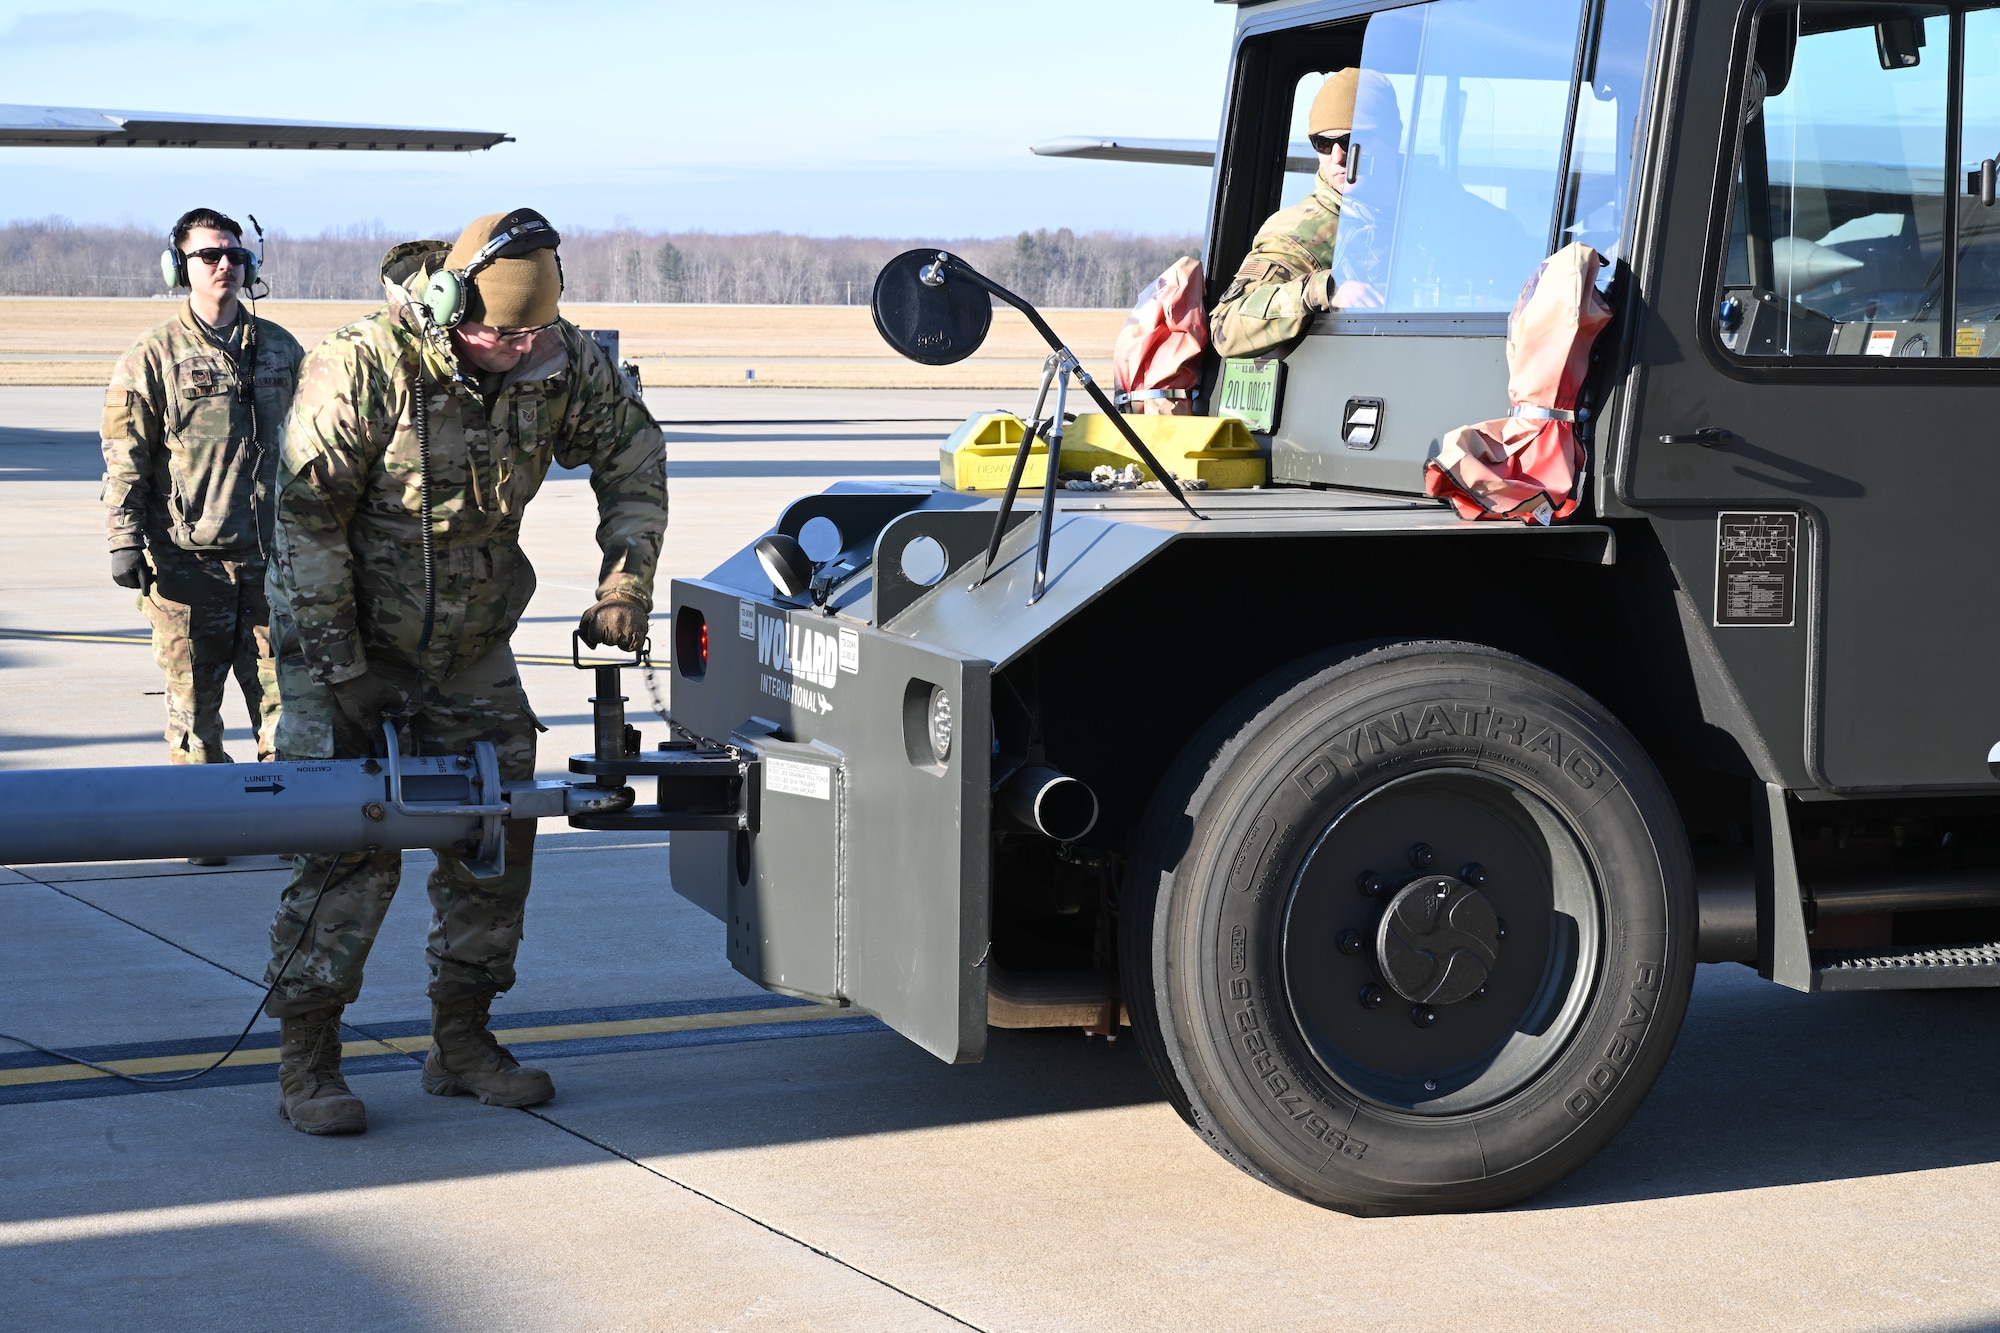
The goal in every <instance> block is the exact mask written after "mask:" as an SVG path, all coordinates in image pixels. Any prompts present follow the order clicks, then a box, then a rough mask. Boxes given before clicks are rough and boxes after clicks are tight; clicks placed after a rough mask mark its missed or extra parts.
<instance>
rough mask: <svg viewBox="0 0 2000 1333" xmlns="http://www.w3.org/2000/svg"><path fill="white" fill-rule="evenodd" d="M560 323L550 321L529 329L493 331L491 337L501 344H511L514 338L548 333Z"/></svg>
mask: <svg viewBox="0 0 2000 1333" xmlns="http://www.w3.org/2000/svg"><path fill="white" fill-rule="evenodd" d="M561 322H562V321H560V320H555V319H552V320H550V321H549V322H548V323H546V324H537V325H535V326H534V327H533V328H531V329H495V330H493V336H494V337H495V338H496V339H498V340H499V341H501V342H511V341H513V340H514V339H516V338H532V337H534V336H535V335H536V334H538V333H546V332H548V331H549V330H550V329H552V328H554V327H555V326H556V325H557V324H559V323H561Z"/></svg>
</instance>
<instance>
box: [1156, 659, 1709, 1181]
mask: <svg viewBox="0 0 2000 1333" xmlns="http://www.w3.org/2000/svg"><path fill="white" fill-rule="evenodd" d="M1121 931H1122V936H1123V938H1122V943H1121V949H1122V954H1123V960H1122V967H1123V970H1124V973H1125V976H1126V977H1127V979H1128V996H1129V998H1130V1002H1131V1003H1132V1012H1133V1021H1134V1024H1135V1026H1136V1027H1137V1029H1138V1034H1139V1037H1140V1040H1141V1043H1142V1045H1143V1046H1144V1048H1145V1050H1146V1052H1147V1055H1148V1058H1149V1060H1150V1061H1151V1062H1152V1064H1153V1067H1154V1070H1155V1072H1156V1073H1157V1074H1158V1075H1159V1076H1160V1078H1161V1081H1162V1083H1163V1084H1164V1085H1165V1086H1166V1088H1167V1091H1168V1094H1169V1096H1170V1098H1171V1099H1172V1100H1173V1101H1174V1103H1175V1105H1176V1106H1177V1107H1178V1109H1179V1110H1180V1111H1181V1113H1182V1115H1183V1116H1184V1117H1186V1118H1187V1119H1188V1120H1189V1122H1190V1123H1191V1124H1192V1125H1194V1127H1195V1128H1196V1130H1197V1131H1198V1132H1200V1133H1201V1134H1202V1135H1203V1136H1204V1137H1205V1138H1206V1139H1207V1140H1208V1141H1209V1142H1210V1144H1212V1145H1213V1146H1214V1147H1215V1148H1216V1149H1217V1150H1218V1151H1219V1152H1221V1153H1222V1154H1223V1155H1224V1156H1225V1157H1227V1158H1229V1159H1230V1160H1231V1161H1233V1162H1235V1163H1236V1164H1237V1165H1239V1166H1241V1167H1242V1168H1243V1169H1245V1170H1246V1171H1249V1172H1250V1173H1251V1174H1252V1175H1255V1176H1257V1177H1258V1178H1260V1179H1262V1180H1265V1181H1268V1182H1269V1183H1271V1184H1273V1185H1276V1186H1278V1187H1279V1188H1281V1189H1285V1190H1288V1191H1290V1192H1291V1193H1294V1194H1297V1195H1299V1196H1300V1197H1302V1198H1306V1199H1310V1200H1312V1201H1314V1202H1317V1203H1321V1204H1326V1205H1329V1206H1331V1207H1335V1208H1341V1209H1345V1210H1347V1211H1351V1212H1361V1213H1383V1212H1424V1211H1440V1210H1450V1209H1470V1208H1484V1207H1493V1206H1496V1205H1499V1204H1504V1203H1508V1202H1511V1201H1513V1200H1516V1199H1520V1198H1523V1197H1525V1196H1527V1195H1529V1194H1532V1193H1534V1192H1535V1191H1537V1190H1540V1189H1542V1188H1544V1187H1546V1186H1548V1185H1550V1184H1552V1183H1554V1182H1555V1181H1557V1180H1559V1179H1561V1178H1562V1177H1563V1176H1564V1175H1566V1174H1568V1173H1569V1172H1570V1171H1572V1170H1574V1169H1575V1168H1576V1167H1577V1166H1578V1165H1580V1164H1581V1163H1582V1162H1583V1161H1584V1160H1586V1159H1587V1158H1588V1157H1589V1156H1590V1155H1591V1154H1592V1153H1594V1152H1596V1151H1597V1149H1598V1148H1600V1147H1602V1146H1603V1144H1604V1143H1605V1142H1606V1141H1608V1140H1609V1139H1610V1138H1611V1136H1612V1135H1613V1134H1615V1133H1616V1132H1617V1131H1618V1129H1619V1128H1620V1127H1621V1126H1622V1125H1623V1124H1624V1122H1625V1120H1626V1119H1627V1118H1628V1117H1629V1116H1630V1115H1631V1113H1632V1111H1633V1110H1634V1108H1635V1107H1636V1106H1637V1105H1638V1103H1639V1101H1640V1100H1641V1099H1642V1098H1643V1097H1644V1095H1645V1093H1646V1090H1647V1089H1648V1088H1649V1087H1650V1086H1651V1084H1652V1082H1653V1079H1654V1077H1655V1076H1656V1075H1657V1074H1658V1072H1659V1069H1660V1067H1661V1065H1662V1064H1663V1063H1664V1062H1665V1060H1666V1056H1667V1052H1668V1050H1669V1048H1670V1047H1671V1046H1672V1044H1673V1040H1674V1037H1675V1035H1676V1033H1677V1032H1678V1030H1679V1027H1680V1021H1681V1016H1682V1014H1683V1013H1684V1012H1685V1009H1686V1006H1687V998H1688V993H1689V990H1690V988H1691V986H1692V982H1693V975H1694V943H1695V939H1694V932H1695V913H1694V895H1693V879H1692V872H1691V869H1690V866H1689V860H1688V851H1687V845H1686V836H1685V834H1684V833H1683V831H1682V829H1681V825H1680V820H1679V816H1678V813H1677V812H1676V810H1675V808H1674V805H1673V802H1672V800H1671V798H1670V797H1669V795H1668V793H1667V791H1666V788H1665V785H1664V784H1663V783H1662V782H1661V780H1660V778H1659V775H1658V773H1657V772H1656V771H1655V770H1654V768H1653V766H1652V763H1651V761H1650V760H1649V759H1648V758H1647V756H1646V754H1645V752H1644V751H1643V750H1642V749H1640V747H1639V745H1638V743H1637V742H1636V741H1634V740H1633V739H1632V737H1631V735H1630V734H1629V733H1628V732H1627V731H1626V730H1625V729H1624V727H1622V726H1621V725H1620V724H1619V723H1618V722H1617V720H1616V719H1614V718H1613V717H1612V716H1611V715H1610V714H1609V713H1607V712H1606V711H1605V710H1604V709H1603V708H1601V707H1600V706H1598V705H1597V704H1596V703H1595V702H1594V701H1593V700H1591V699H1590V698H1589V697H1588V696H1586V695H1585V694H1583V693H1582V691H1580V690H1578V689H1577V688H1576V687H1574V686H1573V685H1571V684H1569V683H1568V682H1566V681H1564V680H1562V679H1561V678H1559V677H1557V676H1554V675H1551V674H1550V673H1548V672H1547V671H1544V670H1542V669H1541V668H1539V667H1536V666H1534V665H1532V664H1530V663H1528V662H1525V661H1522V660H1521V659H1519V658H1516V657H1512V656H1509V655H1507V654H1504V653H1499V652H1495V651H1493V650H1491V649H1487V648H1483V647H1480V646H1477V645H1473V644H1461V643H1403V644H1394V645H1390V646H1387V647H1381V648H1375V649H1371V650H1369V651H1366V652H1361V653H1355V654H1350V655H1340V654H1333V655H1329V656H1328V657H1325V658H1321V659H1318V660H1315V661H1308V662H1306V663H1301V664H1298V665H1297V666H1295V667H1293V668H1291V669H1289V670H1288V671H1286V672H1281V673H1278V675H1276V676H1274V677H1272V678H1271V679H1269V680H1267V681H1265V682H1263V683H1262V684H1261V685H1259V686H1257V687H1254V688H1253V689H1252V690H1250V691H1248V692H1246V694H1245V695H1243V696H1242V697H1240V698H1239V699H1237V700H1236V701H1234V703H1232V704H1231V706H1230V707H1228V708H1226V709H1225V710H1224V711H1223V712H1222V713H1221V714H1219V715H1218V716H1217V718H1216V719H1215V720H1214V722H1213V723H1212V724H1211V725H1210V726H1209V727H1208V728H1207V729H1206V730H1205V731H1204V733H1203V734H1202V735H1200V736H1198V737H1197V738H1196V739H1195V740H1194V741H1193V742H1192V743H1191V744H1190V746H1189V748H1188V750H1187V752H1185V753H1184V754H1183V756H1182V758H1181V759H1180V761H1179V762H1178V763H1177V764H1176V766H1175V768H1174V769H1173V771H1172V772H1170V774H1169V775H1168V777H1167V779H1166V781H1165V782H1164V783H1163V784H1162V787H1161V790H1160V792H1159V794H1158V796H1157V797H1156V798H1155V800H1154V803H1153V807H1152V810H1151V812H1150V813H1149V815H1148V818H1147V824H1146V828H1145V830H1144V831H1143V833H1142V836H1141V839H1140V843H1139V845H1138V847H1137V848H1136V854H1135V856H1134V860H1133V864H1132V869H1131V872H1130V875H1129V878H1128V884H1127V889H1126V895H1125V906H1124V911H1123V914H1122V918H1121Z"/></svg>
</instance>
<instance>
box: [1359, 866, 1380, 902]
mask: <svg viewBox="0 0 2000 1333" xmlns="http://www.w3.org/2000/svg"><path fill="white" fill-rule="evenodd" d="M1354 887H1355V888H1356V889H1358V890H1360V893H1361V896H1362V897H1364V898H1379V897H1381V896H1382V889H1383V884H1382V877H1381V876H1380V875H1378V874H1376V873H1375V872H1374V871H1372V870H1364V871H1362V872H1361V873H1360V874H1359V875H1357V876H1355V879H1354Z"/></svg>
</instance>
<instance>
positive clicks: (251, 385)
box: [103, 209, 305, 764]
mask: <svg viewBox="0 0 2000 1333" xmlns="http://www.w3.org/2000/svg"><path fill="white" fill-rule="evenodd" d="M241 240H242V229H241V228H240V227H238V226H237V225H236V224H235V223H234V222H232V221H230V220H229V219H228V218H226V217H223V216H222V215H221V214H219V213H215V212H213V211H211V210H208V209H196V210H194V211H193V212H190V213H187V214H185V215H184V216H183V217H182V218H181V219H180V221H179V222H178V223H176V224H175V227H174V233H173V237H172V240H171V244H172V246H173V248H174V250H175V251H178V252H179V253H180V254H181V256H182V257H181V259H180V260H179V261H178V263H177V264H174V266H173V269H172V271H173V272H174V273H175V274H176V278H177V281H178V283H179V284H180V285H186V286H190V287H191V289H192V290H191V292H190V296H189V299H188V300H187V301H186V302H184V303H183V304H182V306H181V308H180V311H179V312H178V313H177V314H176V315H175V316H174V318H172V319H170V320H168V321H167V322H166V323H164V324H162V325H160V326H159V327H158V328H155V329H152V330H150V331H148V332H147V333H145V334H144V335H143V336H141V337H140V339H139V340H138V341H137V342H136V343H134V344H133V345H132V347H131V349H130V350H129V351H127V352H126V353H125V355H124V356H123V357H121V358H120V359H119V361H118V365H117V367H116V368H115V369H114V370H113V371H112V374H111V385H110V388H109V389H108V390H107V391H106V393H105V396H104V429H103V436H104V504H105V506H106V508H107V526H108V528H109V532H110V539H109V546H110V549H111V559H112V578H113V580H114V581H115V582H117V583H119V584H121V585H122V586H125V587H129V588H134V589H138V590H140V591H141V593H142V599H141V605H142V606H143V607H144V609H145V612H146V619H147V620H148V621H150V622H151V624H152V627H153V656H154V660H156V661H157V662H158V663H159V664H160V667H161V669H162V670H164V671H165V672H166V684H167V691H166V697H167V731H166V739H167V757H168V759H169V760H170V761H172V762H173V763H176V764H218V763H227V762H229V756H228V755H227V754H224V753H223V749H222V730H223V728H222V697H223V694H224V693H225V691H226V687H227V685H228V681H229V677H230V675H231V673H232V672H233V673H234V674H235V676H236V680H237V683H238V685H239V686H240V687H241V688H242V690H243V697H244V701H245V703H246V704H247V705H248V706H249V710H250V719H251V725H252V727H253V728H254V730H255V731H256V733H257V755H258V757H259V758H260V759H268V758H270V757H271V755H272V754H273V752H274V745H275V740H276V731H277V719H278V681H277V671H276V655H275V654H274V652H273V651H272V645H271V634H270V624H269V622H270V610H269V608H268V606H267V605H266V604H265V600H264V573H265V559H266V555H267V551H268V547H269V543H270V536H271V528H272V495H273V491H274V482H275V479H276V475H277V465H278V438H279V433H280V431H281V430H282V428H283V425H284V420H285V412H286V410H287V409H288V408H290V406H291V402H292V390H293V388H294V387H295V386H296V384H297V382H298V371H299V364H300V362H301V361H302V360H303V359H304V355H305V354H304V352H303V350H302V349H301V348H300V347H299V344H298V341H297V340H296V339H295V338H293V337H292V335H291V334H289V333H287V332H285V330H284V329H282V328H280V327H278V326H277V325H276V324H273V323H272V322H271V321H270V320H267V319H259V318H257V317H256V316H255V315H252V314H250V313H249V312H247V311H245V310H244V309H243V306H242V302H241V301H240V299H239V293H240V292H241V290H242V287H243V285H244V281H245V278H246V276H247V274H248V270H249V259H248V256H249V251H247V250H244V249H243V248H242V245H241ZM190 252H193V253H190ZM232 252H233V253H232Z"/></svg>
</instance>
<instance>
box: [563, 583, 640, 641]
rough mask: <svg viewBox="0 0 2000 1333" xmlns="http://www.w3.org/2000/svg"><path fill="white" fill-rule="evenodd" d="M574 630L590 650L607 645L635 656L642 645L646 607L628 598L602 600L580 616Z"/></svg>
mask: <svg viewBox="0 0 2000 1333" xmlns="http://www.w3.org/2000/svg"><path fill="white" fill-rule="evenodd" d="M576 628H577V632H578V633H579V634H581V635H582V636H583V641H584V642H585V643H587V644H589V645H590V646H591V647H593V648H599V647H602V646H603V645H605V644H607V643H608V644H610V645H612V646H613V647H614V648H622V649H624V650H625V651H626V652H628V653H636V652H638V651H639V650H640V649H641V648H643V647H644V646H645V644H646V608H645V607H643V606H641V605H639V604H638V603H637V602H634V601H632V600H630V599H629V598H624V597H606V598H603V599H602V600H600V601H599V602H598V603H597V605H595V606H593V607H591V608H590V609H589V610H588V611H585V612H584V613H583V619H582V621H580V622H579V623H578V624H577V627H576Z"/></svg>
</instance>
